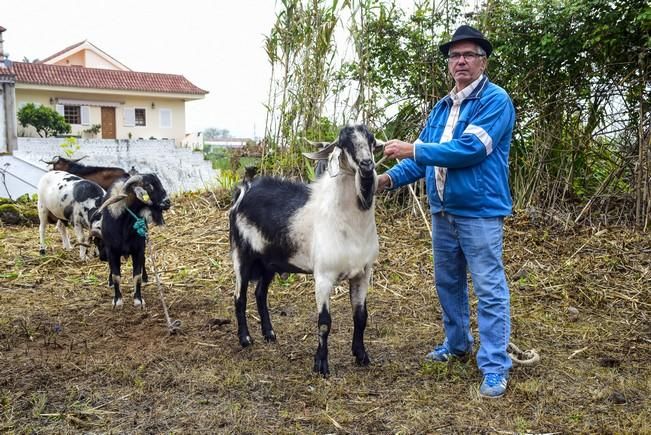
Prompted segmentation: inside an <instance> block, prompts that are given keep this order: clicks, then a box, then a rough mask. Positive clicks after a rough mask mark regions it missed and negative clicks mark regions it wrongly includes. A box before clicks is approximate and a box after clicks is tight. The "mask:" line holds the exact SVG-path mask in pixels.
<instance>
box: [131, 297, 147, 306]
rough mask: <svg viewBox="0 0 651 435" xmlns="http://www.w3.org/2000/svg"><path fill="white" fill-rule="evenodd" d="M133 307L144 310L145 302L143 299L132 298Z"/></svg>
mask: <svg viewBox="0 0 651 435" xmlns="http://www.w3.org/2000/svg"><path fill="white" fill-rule="evenodd" d="M133 306H134V307H136V308H138V307H140V308H145V300H144V299H138V298H134V299H133Z"/></svg>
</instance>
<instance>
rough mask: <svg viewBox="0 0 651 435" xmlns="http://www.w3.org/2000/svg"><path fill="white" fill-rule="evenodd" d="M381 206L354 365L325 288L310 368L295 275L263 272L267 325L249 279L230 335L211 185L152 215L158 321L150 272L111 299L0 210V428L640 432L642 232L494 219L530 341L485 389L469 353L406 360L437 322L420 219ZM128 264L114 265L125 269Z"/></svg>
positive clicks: (643, 423)
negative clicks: (362, 360) (329, 323)
mask: <svg viewBox="0 0 651 435" xmlns="http://www.w3.org/2000/svg"><path fill="white" fill-rule="evenodd" d="M380 208H381V210H379V211H378V226H379V231H380V235H381V253H380V258H379V260H378V263H377V265H376V269H375V273H374V283H373V287H372V289H371V291H370V293H369V297H368V308H369V326H368V328H367V332H366V342H367V349H368V351H369V354H370V356H371V360H372V363H371V365H370V366H369V367H368V368H360V367H357V366H356V365H355V364H354V358H353V357H352V356H351V354H350V340H351V333H352V319H351V313H350V304H349V302H348V298H347V293H346V290H345V288H343V287H339V288H337V289H336V292H334V294H333V296H332V299H333V300H332V313H333V333H332V335H331V340H330V346H331V347H330V366H331V370H332V375H331V377H330V378H328V379H322V378H320V377H318V376H316V375H315V374H313V373H312V371H311V367H312V358H313V353H314V350H315V347H316V316H315V309H314V298H313V289H312V280H311V277H304V276H290V278H289V279H288V280H286V281H281V280H279V279H278V280H277V281H276V282H274V283H273V285H272V289H271V294H270V306H271V313H272V320H273V322H274V329H275V331H276V333H277V334H278V337H279V340H278V342H277V343H275V344H267V343H265V342H264V341H263V340H262V337H261V336H260V334H259V333H256V332H255V330H253V326H254V325H255V324H256V323H257V321H256V318H255V317H256V310H255V307H254V302H253V299H254V298H250V300H251V301H252V305H251V307H250V308H249V310H248V312H249V316H250V317H251V322H252V332H253V333H254V339H256V338H257V340H256V342H255V344H254V345H253V346H252V347H251V348H248V349H244V350H242V349H241V348H240V347H239V344H238V340H237V336H236V331H235V329H236V327H235V319H234V315H233V308H232V287H233V275H232V271H231V265H230V258H229V256H228V230H227V219H226V215H227V201H226V200H225V199H218V198H217V197H215V196H213V195H211V194H205V195H199V194H195V195H188V196H186V197H183V198H178V199H177V201H176V203H175V207H174V208H173V209H172V210H171V211H170V212H169V213H168V215H167V221H168V226H166V227H163V228H156V229H154V230H153V235H152V237H153V241H154V246H155V249H156V252H157V257H158V258H157V260H158V267H159V268H160V269H162V281H163V283H164V286H165V292H166V301H167V303H168V304H169V308H170V313H171V316H172V317H173V318H176V319H180V320H181V321H182V334H180V335H175V336H169V335H168V334H167V330H166V328H165V322H164V317H163V314H162V308H161V305H160V302H159V300H158V291H157V288H156V286H155V284H152V283H150V284H148V285H147V286H146V287H145V289H144V296H145V299H146V301H147V304H148V305H147V308H146V309H145V310H143V311H140V310H136V309H134V308H133V307H131V306H129V305H127V304H126V302H127V301H125V307H124V309H122V310H118V311H113V310H112V309H111V295H112V290H111V289H109V288H108V287H107V285H106V280H107V265H106V264H104V263H99V262H97V261H96V260H95V261H92V262H89V263H87V264H84V263H80V261H79V259H78V252H77V250H74V251H71V252H63V251H62V249H61V245H60V241H59V240H58V234H57V233H56V231H55V230H54V228H53V227H51V228H49V229H48V239H49V242H50V243H49V244H50V249H49V250H48V255H46V256H43V257H41V256H39V255H38V234H37V233H38V229H37V228H36V227H20V226H19V227H0V235H1V239H2V243H1V244H0V262H1V264H2V268H1V269H0V359H1V361H0V404H1V408H0V432H16V433H29V432H39V433H78V432H82V431H83V432H114V433H118V432H127V433H129V432H137V433H151V432H155V433H161V432H168V433H172V432H176V433H193V432H210V433H319V434H322V433H373V434H379V433H413V434H419V433H432V432H433V433H436V432H444V433H454V432H463V433H467V432H473V433H480V432H483V433H512V432H562V433H576V432H579V433H595V432H606V433H609V432H613V433H621V432H639V433H644V432H646V433H649V432H651V424H650V423H649V422H650V421H651V406H650V403H649V397H651V366H650V365H649V359H650V357H651V320H650V313H651V296H650V293H649V282H650V278H651V273H650V269H649V268H650V267H651V257H650V255H649V254H650V248H649V247H650V246H651V237H650V236H649V235H648V234H641V233H638V232H634V231H630V230H626V229H619V228H612V229H608V231H606V232H605V233H604V232H597V231H596V230H595V229H590V228H579V229H573V230H563V229H562V228H559V227H557V226H554V225H546V226H535V225H533V224H532V222H530V221H529V219H527V218H526V217H524V216H517V217H515V218H512V219H510V220H509V221H508V223H507V230H506V249H505V262H506V267H507V273H508V276H509V281H510V283H511V287H512V300H513V306H512V311H513V341H515V342H516V343H517V344H518V345H520V347H524V348H527V349H528V348H535V349H537V350H539V351H540V353H541V355H542V358H543V359H542V361H541V363H540V364H539V365H537V366H534V367H519V368H516V369H515V370H514V371H513V372H512V375H513V376H512V381H511V383H510V385H509V392H508V394H507V396H506V397H505V398H504V399H502V400H497V401H487V400H482V399H480V398H479V397H478V392H477V390H478V385H479V382H480V374H479V372H478V371H477V369H476V365H475V363H474V362H473V361H471V362H470V363H467V364H460V363H455V364H452V365H450V366H442V367H441V366H437V365H433V364H424V363H423V362H422V358H423V356H424V354H425V353H426V352H427V351H429V350H430V348H431V347H432V346H433V345H434V344H435V343H436V342H438V341H440V340H441V338H442V331H441V327H440V312H439V309H438V306H437V300H436V297H435V293H434V291H433V288H432V279H431V253H430V244H429V240H428V235H427V232H426V230H425V229H424V228H423V225H422V221H421V220H420V218H419V217H418V216H417V215H412V214H411V213H410V212H409V211H408V210H407V211H400V210H395V209H394V208H393V207H388V208H383V207H380ZM387 210H389V211H387ZM149 270H152V267H151V264H149ZM130 273H131V272H130V264H129V265H128V266H127V267H126V268H124V269H123V277H127V278H123V281H127V282H126V283H125V286H126V287H127V288H128V287H129V286H130V279H129V278H128V277H129V276H130ZM151 276H152V279H151V280H152V281H153V273H151ZM571 306H572V307H575V308H577V309H578V314H576V313H575V312H573V311H571V310H568V308H569V307H571ZM221 320H228V321H230V323H225V324H222V323H223V322H221ZM256 329H257V328H256Z"/></svg>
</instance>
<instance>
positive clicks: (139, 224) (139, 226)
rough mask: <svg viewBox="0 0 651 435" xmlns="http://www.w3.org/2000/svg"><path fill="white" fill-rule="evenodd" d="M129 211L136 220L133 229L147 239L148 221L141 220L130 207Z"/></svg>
mask: <svg viewBox="0 0 651 435" xmlns="http://www.w3.org/2000/svg"><path fill="white" fill-rule="evenodd" d="M127 211H128V212H129V214H131V216H133V218H134V219H135V220H136V221H135V222H134V223H133V229H134V230H136V232H137V233H138V235H139V236H140V237H147V221H146V220H145V219H143V218H141V217H140V216H138V215H136V214H135V213H134V212H132V211H131V209H130V208H129V207H127Z"/></svg>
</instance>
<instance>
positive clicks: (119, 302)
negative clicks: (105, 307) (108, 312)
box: [113, 298, 122, 309]
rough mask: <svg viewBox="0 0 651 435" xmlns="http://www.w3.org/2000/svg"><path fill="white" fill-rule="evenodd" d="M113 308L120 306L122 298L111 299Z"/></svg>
mask: <svg viewBox="0 0 651 435" xmlns="http://www.w3.org/2000/svg"><path fill="white" fill-rule="evenodd" d="M113 308H114V309H115V308H122V298H120V299H118V300H115V299H114V300H113Z"/></svg>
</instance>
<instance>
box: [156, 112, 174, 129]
mask: <svg viewBox="0 0 651 435" xmlns="http://www.w3.org/2000/svg"><path fill="white" fill-rule="evenodd" d="M158 113H159V115H160V119H159V120H160V127H161V128H172V109H160V110H159V111H158Z"/></svg>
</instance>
